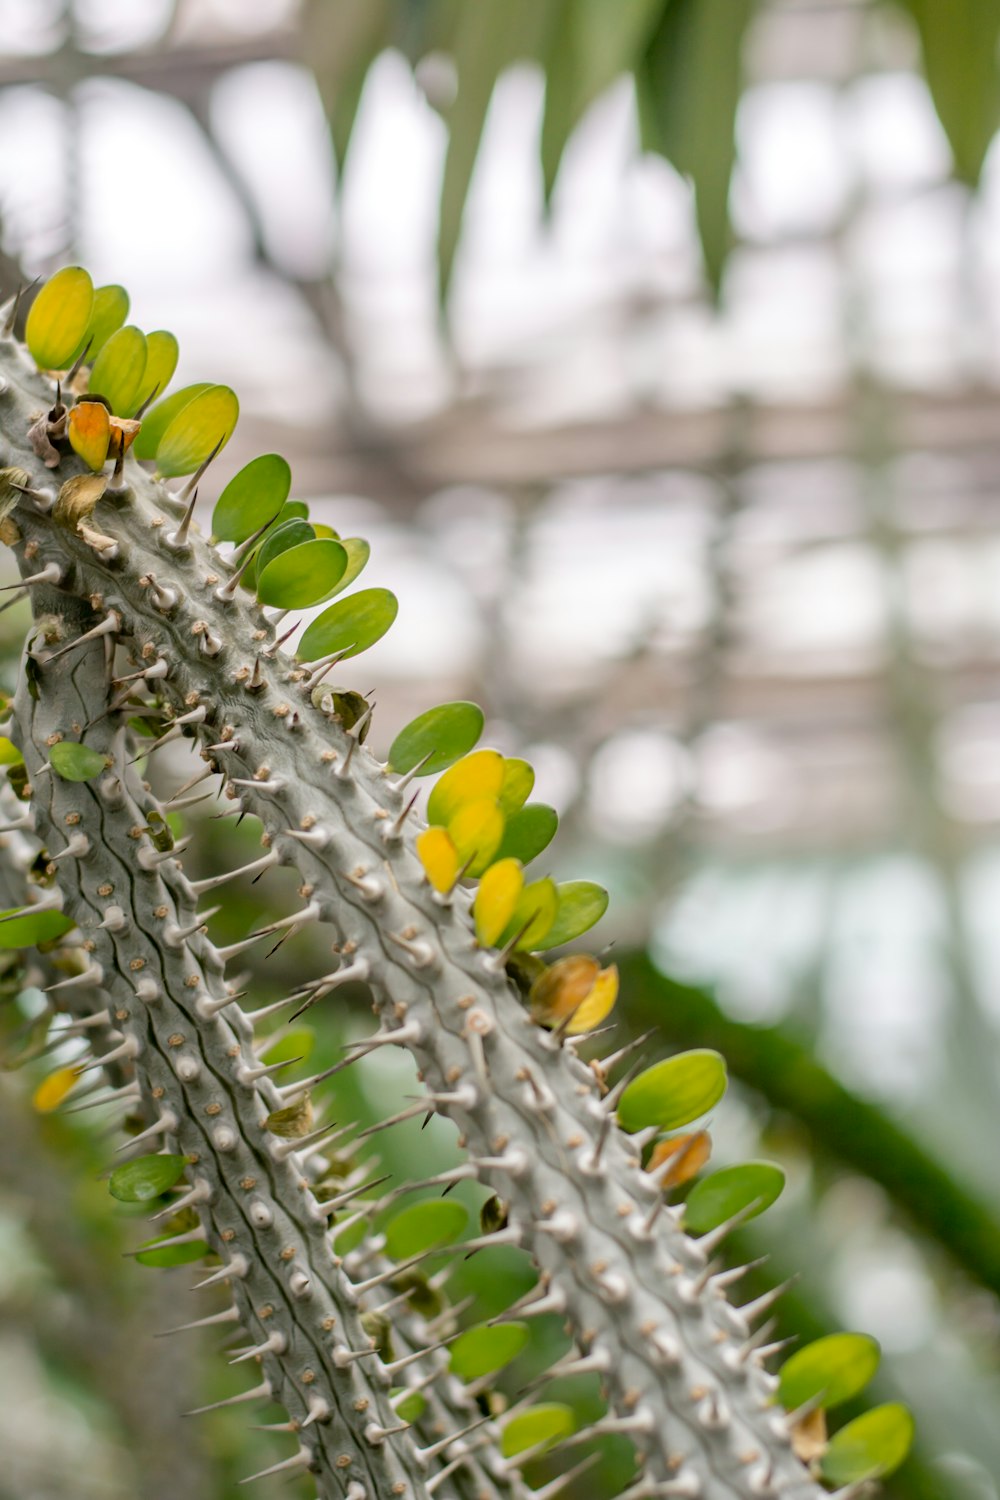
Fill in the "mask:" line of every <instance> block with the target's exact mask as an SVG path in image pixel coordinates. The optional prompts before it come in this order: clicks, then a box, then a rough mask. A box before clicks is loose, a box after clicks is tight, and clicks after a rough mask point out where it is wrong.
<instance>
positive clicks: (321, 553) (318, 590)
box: [257, 522, 347, 609]
mask: <svg viewBox="0 0 1000 1500" xmlns="http://www.w3.org/2000/svg"><path fill="white" fill-rule="evenodd" d="M292 524H293V525H301V524H303V523H301V522H293V523H292ZM310 529H311V528H310ZM346 567H347V553H346V552H345V551H344V549H343V547H342V546H341V545H340V543H339V542H333V541H327V540H326V539H325V538H324V539H320V538H318V537H313V538H312V539H311V540H310V541H306V542H300V543H299V545H298V546H297V547H289V548H288V549H287V551H285V552H282V554H281V556H280V557H276V558H274V559H273V560H272V561H271V562H269V563H268V565H267V567H266V568H263V569H261V568H260V566H259V565H258V570H257V598H258V599H259V600H260V602H261V604H270V605H273V606H274V607H275V608H276V609H306V608H308V606H309V605H310V604H318V603H319V601H320V600H321V599H323V598H326V597H328V595H329V592H330V589H331V588H332V587H333V585H334V584H335V583H336V580H337V579H338V578H339V577H340V575H341V574H342V573H343V571H344V569H345V568H346Z"/></svg>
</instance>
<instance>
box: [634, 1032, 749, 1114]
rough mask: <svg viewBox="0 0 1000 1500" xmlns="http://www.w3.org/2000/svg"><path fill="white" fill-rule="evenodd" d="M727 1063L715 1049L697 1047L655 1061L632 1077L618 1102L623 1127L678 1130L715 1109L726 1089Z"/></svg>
mask: <svg viewBox="0 0 1000 1500" xmlns="http://www.w3.org/2000/svg"><path fill="white" fill-rule="evenodd" d="M726 1082H727V1079H726V1064H725V1060H724V1059H723V1058H722V1057H720V1056H719V1054H718V1052H712V1051H711V1050H710V1049H709V1048H707V1047H698V1048H695V1049H694V1050H692V1051H691V1052H680V1053H678V1054H677V1056H676V1057H668V1058H665V1059H664V1061H663V1062H658V1063H654V1064H653V1066H652V1067H651V1068H647V1069H646V1071H645V1072H644V1073H640V1074H639V1076H638V1078H633V1080H632V1082H631V1083H630V1084H629V1085H628V1088H627V1089H626V1090H625V1092H624V1093H623V1094H622V1097H621V1100H620V1102H619V1105H618V1123H619V1125H620V1126H621V1127H622V1129H623V1130H628V1131H633V1130H642V1129H643V1128H644V1127H645V1126H647V1125H656V1126H658V1127H659V1128H660V1129H661V1130H679V1129H680V1127H681V1126H682V1125H690V1123H691V1121H692V1120H697V1119H698V1118H699V1117H700V1116H701V1115H704V1114H707V1113H708V1111H709V1110H710V1109H714V1108H715V1106H716V1105H717V1104H718V1102H719V1100H720V1099H721V1098H722V1096H723V1094H724V1093H725V1092H726Z"/></svg>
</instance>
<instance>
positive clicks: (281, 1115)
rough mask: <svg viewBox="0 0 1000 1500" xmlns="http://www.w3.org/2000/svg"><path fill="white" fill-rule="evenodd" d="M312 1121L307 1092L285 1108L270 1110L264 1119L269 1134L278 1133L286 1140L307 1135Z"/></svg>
mask: <svg viewBox="0 0 1000 1500" xmlns="http://www.w3.org/2000/svg"><path fill="white" fill-rule="evenodd" d="M312 1123H313V1109H312V1103H311V1102H310V1099H309V1095H308V1094H303V1095H302V1098H301V1099H297V1100H296V1101H295V1103H294V1104H289V1105H287V1106H286V1108H285V1109H275V1110H272V1111H271V1113H270V1114H269V1115H268V1117H267V1121H266V1125H267V1129H268V1130H269V1131H270V1132H271V1134H272V1135H280V1136H281V1137H282V1139H283V1140H286V1141H297V1140H299V1139H300V1138H301V1137H302V1136H304V1135H308V1134H309V1132H310V1130H311V1129H312Z"/></svg>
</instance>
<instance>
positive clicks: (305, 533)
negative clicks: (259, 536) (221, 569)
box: [243, 516, 316, 588]
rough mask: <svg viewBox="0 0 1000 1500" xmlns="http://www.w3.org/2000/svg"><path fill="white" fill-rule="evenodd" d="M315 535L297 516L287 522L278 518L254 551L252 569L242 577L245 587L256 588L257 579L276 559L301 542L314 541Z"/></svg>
mask: <svg viewBox="0 0 1000 1500" xmlns="http://www.w3.org/2000/svg"><path fill="white" fill-rule="evenodd" d="M315 537H316V533H315V532H314V531H313V529H312V527H311V526H310V524H309V522H308V521H303V520H300V519H299V518H298V517H297V516H296V517H292V518H290V519H288V520H284V519H282V516H279V517H278V520H277V523H276V524H275V525H274V526H272V527H271V529H270V530H269V531H267V532H266V533H265V535H264V540H263V541H262V542H261V544H260V546H259V547H258V548H257V549H256V553H255V556H254V561H253V565H252V567H251V568H250V569H249V570H248V572H247V573H245V574H244V576H243V581H244V583H245V584H246V586H247V587H248V588H249V587H253V588H256V586H257V578H258V576H259V575H260V574H261V573H262V572H263V571H264V569H265V568H266V567H269V566H270V564H271V563H272V562H274V559H275V558H276V557H280V556H281V554H282V553H283V552H287V551H289V549H290V548H292V547H301V546H302V544H303V542H311V541H314V540H315Z"/></svg>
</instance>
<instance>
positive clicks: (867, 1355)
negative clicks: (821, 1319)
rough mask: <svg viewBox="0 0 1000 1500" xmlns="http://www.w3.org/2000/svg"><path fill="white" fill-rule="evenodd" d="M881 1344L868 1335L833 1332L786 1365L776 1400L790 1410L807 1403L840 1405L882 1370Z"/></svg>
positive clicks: (795, 1355)
mask: <svg viewBox="0 0 1000 1500" xmlns="http://www.w3.org/2000/svg"><path fill="white" fill-rule="evenodd" d="M879 1358H880V1350H879V1346H878V1344H877V1343H876V1342H875V1340H874V1339H873V1338H870V1337H869V1336H868V1334H866V1333H831V1334H828V1335H827V1337H826V1338H823V1339H817V1340H816V1342H815V1343H814V1344H807V1345H806V1347H805V1348H804V1349H798V1350H797V1351H796V1352H795V1353H794V1354H793V1355H792V1356H791V1358H790V1359H787V1360H786V1361H785V1363H784V1365H783V1366H782V1370H781V1375H780V1377H779V1383H778V1394H777V1397H776V1399H777V1400H778V1401H780V1402H781V1404H782V1406H783V1407H784V1408H785V1409H786V1411H795V1410H796V1409H797V1408H798V1407H800V1406H802V1405H804V1404H805V1402H807V1401H813V1400H818V1402H819V1405H820V1406H822V1407H827V1408H829V1407H831V1406H839V1405H840V1403H841V1402H842V1401H850V1399H851V1397H852V1396H856V1395H857V1394H858V1392H859V1391H863V1390H864V1388H865V1386H866V1385H867V1384H868V1382H869V1380H871V1378H872V1376H873V1375H874V1374H875V1371H876V1370H877V1369H878V1365H879Z"/></svg>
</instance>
